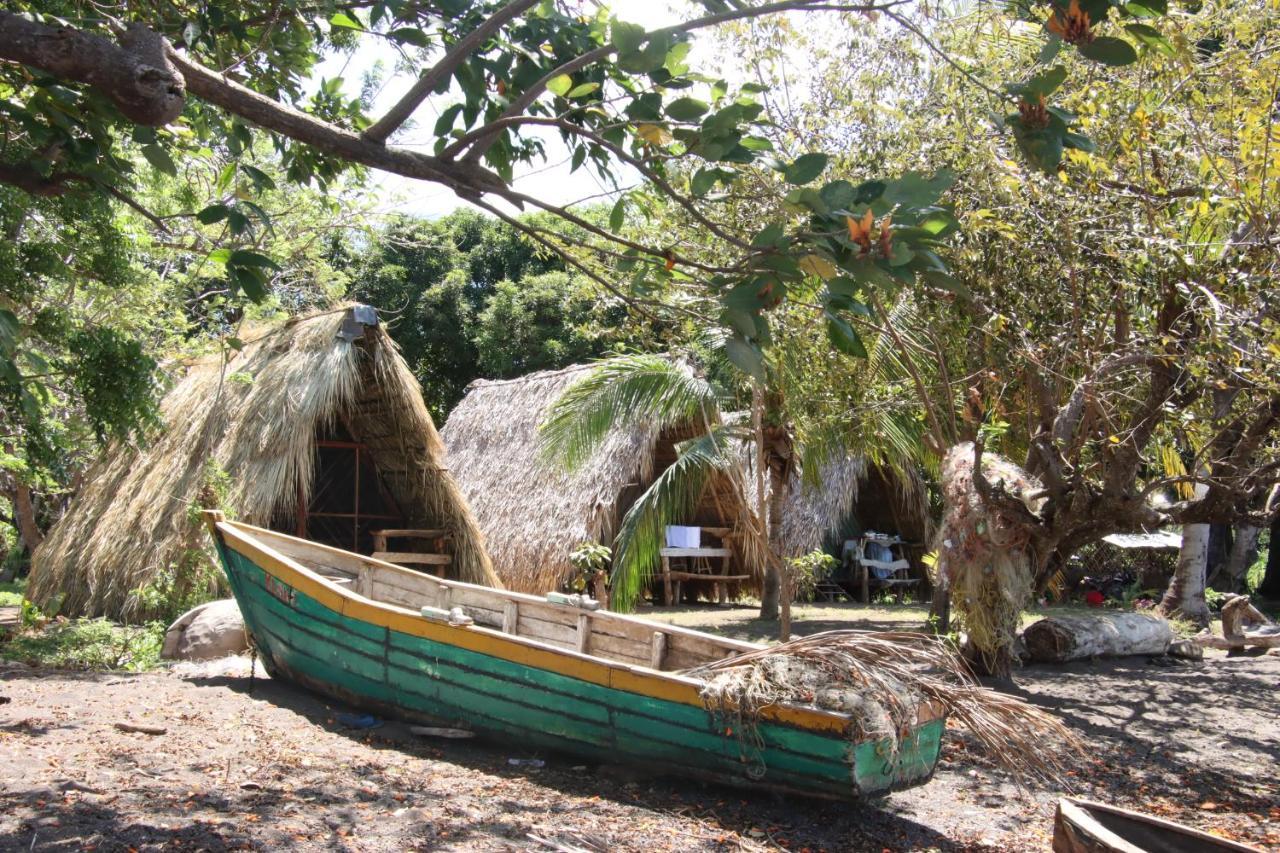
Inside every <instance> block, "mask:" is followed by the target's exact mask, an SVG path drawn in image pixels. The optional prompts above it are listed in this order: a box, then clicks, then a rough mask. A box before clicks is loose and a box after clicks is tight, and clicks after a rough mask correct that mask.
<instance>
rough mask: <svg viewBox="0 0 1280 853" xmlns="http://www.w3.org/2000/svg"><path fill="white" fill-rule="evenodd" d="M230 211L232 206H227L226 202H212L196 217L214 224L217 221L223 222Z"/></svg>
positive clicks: (208, 223) (206, 222)
mask: <svg viewBox="0 0 1280 853" xmlns="http://www.w3.org/2000/svg"><path fill="white" fill-rule="evenodd" d="M230 213H231V208H229V207H227V206H226V205H225V204H211V205H209V206H208V207H206V208H205V209H204V210H201V211H200V212H199V213H197V214H196V219H198V220H200V221H201V222H203V223H204V224H205V225H212V224H213V223H215V222H221V221H222V220H224V219H226V218H227V215H228V214H230Z"/></svg>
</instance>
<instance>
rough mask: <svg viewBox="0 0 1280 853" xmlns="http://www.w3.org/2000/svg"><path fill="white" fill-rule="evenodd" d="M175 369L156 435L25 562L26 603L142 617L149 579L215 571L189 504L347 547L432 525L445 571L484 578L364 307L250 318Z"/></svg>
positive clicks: (168, 588)
mask: <svg viewBox="0 0 1280 853" xmlns="http://www.w3.org/2000/svg"><path fill="white" fill-rule="evenodd" d="M243 337H244V338H245V341H244V343H243V346H242V348H241V349H240V350H239V351H238V352H235V353H233V355H232V356H231V357H229V358H226V359H224V358H221V357H217V356H214V357H210V358H206V359H203V360H201V361H198V362H196V363H194V364H191V365H189V366H188V367H186V369H185V370H184V372H183V375H182V378H181V379H180V380H179V381H178V383H177V385H176V386H175V387H174V388H173V390H172V391H170V392H169V394H168V395H167V396H166V397H165V399H164V401H163V404H162V407H161V415H162V419H163V421H164V429H163V431H162V432H161V433H160V434H159V435H157V436H155V437H153V438H152V439H151V440H150V441H148V442H147V443H146V444H144V445H143V446H115V447H112V448H109V449H108V451H107V452H106V453H104V454H103V457H102V458H101V459H100V460H99V461H98V462H97V463H96V464H95V465H94V466H93V467H92V468H91V469H90V471H89V472H88V474H87V476H86V478H85V486H84V488H83V489H82V490H81V491H80V493H79V495H77V497H76V498H75V499H74V500H73V501H72V503H71V505H70V506H69V508H68V510H67V512H66V514H65V516H64V517H63V518H62V519H61V520H60V521H59V522H58V523H57V524H56V525H55V526H54V527H53V529H52V530H51V531H50V534H49V536H48V537H47V538H46V539H45V541H44V543H43V544H42V545H41V546H40V547H39V548H38V549H37V550H36V552H35V554H34V555H33V559H32V569H31V585H30V589H29V595H30V596H31V598H32V600H33V601H35V602H36V603H37V604H39V605H40V606H41V607H42V608H45V609H47V610H56V612H59V613H62V614H67V615H94V616H109V617H112V618H116V619H125V620H138V619H145V618H150V617H152V616H155V615H159V614H156V613H155V612H154V610H155V607H156V603H155V594H156V592H157V590H159V591H161V592H163V593H167V594H169V595H171V596H172V595H181V594H182V593H183V590H182V585H183V584H184V583H188V584H189V583H191V582H192V578H196V577H205V578H211V577H215V575H214V574H213V571H215V570H214V569H213V568H212V566H213V562H212V560H211V553H210V551H211V549H209V543H208V536H207V534H206V533H205V532H204V528H203V525H202V524H201V523H200V519H199V514H198V509H199V508H200V507H201V506H202V505H205V506H207V505H213V504H216V505H219V506H220V507H221V508H222V509H224V510H225V511H226V512H227V513H228V514H229V515H230V516H232V517H234V518H237V519H239V520H242V521H246V522H249V523H251V524H257V525H260V526H263V527H271V528H273V529H276V530H279V531H281V532H285V533H290V534H295V535H299V536H303V537H305V538H309V539H314V540H318V541H321V542H325V543H327V544H331V545H335V546H338V547H341V548H345V549H347V550H354V551H362V552H365V553H368V552H369V551H370V550H372V536H371V531H373V530H376V529H383V528H432V529H438V530H441V531H443V535H442V536H441V539H442V541H444V542H445V543H446V550H447V551H448V554H449V557H450V561H451V562H450V565H449V567H448V570H447V573H448V574H449V575H450V576H451V577H454V578H457V579H461V580H466V581H470V582H472V583H479V584H486V585H490V586H496V585H498V582H497V578H496V576H495V575H494V572H493V568H492V565H491V564H490V562H489V558H488V556H487V555H486V554H485V550H484V544H483V538H482V536H481V534H480V531H479V529H478V527H477V525H476V523H475V520H474V519H473V518H472V516H471V513H470V511H469V510H468V509H467V505H466V502H465V501H464V500H463V498H462V495H461V493H460V491H459V489H458V487H457V485H456V484H455V483H454V481H453V479H452V477H450V475H449V472H448V470H447V469H446V468H445V466H444V461H443V457H444V449H443V446H442V444H441V441H440V436H439V434H438V433H437V432H436V429H435V425H434V424H433V423H432V421H431V416H430V414H428V412H427V409H426V405H425V404H424V403H423V401H422V395H421V391H420V389H419V387H418V383H417V380H415V379H414V377H413V374H412V373H411V372H410V371H409V368H408V366H407V365H406V364H405V362H404V359H403V358H401V357H400V354H399V352H398V351H397V350H396V348H395V345H394V343H392V341H391V338H390V337H389V336H388V335H387V333H386V331H385V330H384V329H383V328H382V326H381V325H379V323H378V320H377V314H376V312H374V311H373V310H372V309H371V308H368V307H366V306H353V305H344V306H341V307H340V308H337V309H335V310H332V311H327V312H323V313H318V314H314V315H312V316H308V317H304V318H298V319H293V320H290V321H288V322H284V323H277V324H273V325H271V326H268V327H264V328H259V329H256V330H254V331H252V332H247V333H245V334H244V335H243Z"/></svg>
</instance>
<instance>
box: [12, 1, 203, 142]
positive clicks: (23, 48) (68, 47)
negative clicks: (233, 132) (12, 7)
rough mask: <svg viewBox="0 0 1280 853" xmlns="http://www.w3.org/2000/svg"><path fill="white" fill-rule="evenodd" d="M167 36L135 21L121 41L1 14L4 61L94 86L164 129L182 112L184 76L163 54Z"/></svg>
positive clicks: (132, 115)
mask: <svg viewBox="0 0 1280 853" xmlns="http://www.w3.org/2000/svg"><path fill="white" fill-rule="evenodd" d="M165 45H166V42H165V40H164V37H163V36H161V35H159V34H157V33H155V32H154V31H152V30H150V29H148V28H147V27H146V26H144V25H142V24H131V25H130V26H129V28H128V30H127V31H126V32H125V34H124V35H123V36H122V37H121V38H120V43H119V44H115V43H113V42H111V41H110V40H109V39H106V38H104V37H102V36H99V35H94V34H93V33H86V32H84V31H82V30H77V29H73V28H72V27H53V26H49V25H48V24H42V23H37V22H36V21H32V20H29V19H27V18H24V17H22V16H20V15H15V14H13V13H12V12H0V59H5V60H9V61H10V62H19V63H22V64H23V65H29V66H31V67H32V68H39V69H40V70H41V71H45V72H48V73H49V74H52V75H54V76H55V77H59V78H61V79H63V80H70V81H73V82H76V83H84V84H87V85H89V86H93V87H94V88H95V89H97V90H98V91H99V92H101V93H102V94H103V95H104V96H105V97H107V98H108V99H109V100H110V101H111V102H112V103H113V104H115V106H116V108H117V109H119V110H120V112H122V113H124V115H125V116H126V117H127V118H129V119H130V120H131V121H134V122H137V123H138V124H141V125H146V126H148V127H161V126H163V125H166V124H168V123H169V122H171V121H173V120H174V119H176V118H177V117H178V116H180V115H181V114H182V107H183V104H184V103H185V98H184V88H183V83H182V78H181V77H179V76H178V74H177V72H176V70H175V69H174V67H173V65H172V64H170V62H169V61H168V59H167V58H166V56H165Z"/></svg>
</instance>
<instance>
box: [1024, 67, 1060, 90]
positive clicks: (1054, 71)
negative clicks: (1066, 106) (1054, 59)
mask: <svg viewBox="0 0 1280 853" xmlns="http://www.w3.org/2000/svg"><path fill="white" fill-rule="evenodd" d="M1066 79H1067V69H1065V68H1063V67H1062V66H1061V65H1055V66H1054V67H1052V68H1049V69H1046V70H1044V71H1041V72H1040V73H1039V74H1037V75H1036V76H1034V77H1032V78H1031V79H1030V80H1028V81H1027V82H1026V83H1025V84H1023V87H1022V88H1023V92H1024V93H1025V94H1027V95H1029V96H1031V97H1032V98H1034V97H1035V96H1036V95H1044V96H1045V97H1046V98H1047V97H1049V96H1050V95H1052V94H1053V93H1054V92H1056V91H1057V90H1058V87H1060V86H1061V85H1062V84H1063V82H1064V81H1065V80H1066Z"/></svg>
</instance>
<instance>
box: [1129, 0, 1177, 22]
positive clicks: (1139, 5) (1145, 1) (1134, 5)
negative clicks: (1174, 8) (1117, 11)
mask: <svg viewBox="0 0 1280 853" xmlns="http://www.w3.org/2000/svg"><path fill="white" fill-rule="evenodd" d="M1124 10H1125V11H1126V12H1128V13H1129V14H1130V15H1132V16H1134V17H1135V18H1158V17H1160V16H1161V15H1164V14H1167V13H1168V11H1169V3H1168V0H1133V2H1131V3H1126V4H1125V6H1124Z"/></svg>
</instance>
